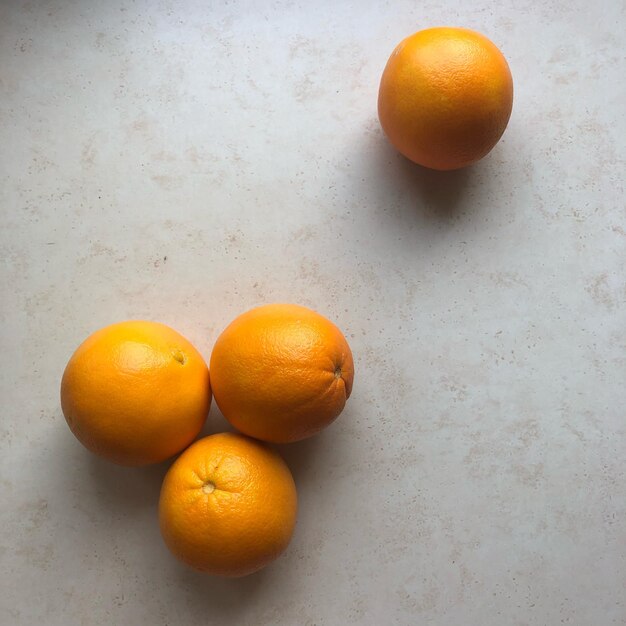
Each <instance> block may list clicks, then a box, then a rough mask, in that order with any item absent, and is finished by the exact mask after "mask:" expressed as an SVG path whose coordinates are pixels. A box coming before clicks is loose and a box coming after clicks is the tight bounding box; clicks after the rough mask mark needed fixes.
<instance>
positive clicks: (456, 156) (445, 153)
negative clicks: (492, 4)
mask: <svg viewBox="0 0 626 626" xmlns="http://www.w3.org/2000/svg"><path fill="white" fill-rule="evenodd" d="M512 106H513V79H512V78H511V72H510V70H509V66H508V64H507V62H506V59H505V58H504V56H503V55H502V53H501V52H500V50H498V48H497V47H496V46H495V45H494V44H493V43H492V42H491V41H489V39H487V38H486V37H484V36H483V35H481V34H479V33H477V32H474V31H472V30H468V29H466V28H429V29H427V30H422V31H419V32H417V33H414V34H413V35H411V36H410V37H407V38H406V39H404V40H403V41H402V42H400V44H399V45H398V46H397V47H396V49H395V50H394V51H393V53H392V54H391V57H389V61H388V62H387V66H386V67H385V70H384V71H383V75H382V79H381V81H380V89H379V92H378V116H379V118H380V123H381V125H382V127H383V130H384V131H385V133H386V134H387V137H388V138H389V140H390V141H391V143H392V144H393V145H394V146H395V147H396V148H397V149H398V150H399V151H400V152H401V153H402V154H403V155H404V156H406V157H407V158H409V159H410V160H411V161H414V162H415V163H419V164H420V165H424V166H426V167H430V168H432V169H436V170H452V169H457V168H460V167H465V166H466V165H470V164H471V163H474V162H475V161H478V160H479V159H481V158H482V157H484V156H485V155H486V154H487V153H488V152H489V151H490V150H491V149H492V148H493V147H494V146H495V145H496V143H497V142H498V140H499V139H500V137H501V136H502V133H503V132H504V129H505V128H506V125H507V123H508V121H509V117H510V116H511V109H512Z"/></svg>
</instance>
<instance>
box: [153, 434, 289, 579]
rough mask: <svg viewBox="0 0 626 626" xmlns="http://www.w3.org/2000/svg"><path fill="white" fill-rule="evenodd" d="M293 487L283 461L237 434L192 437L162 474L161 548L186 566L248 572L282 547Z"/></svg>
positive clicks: (286, 537) (212, 571) (232, 573)
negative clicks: (194, 441)
mask: <svg viewBox="0 0 626 626" xmlns="http://www.w3.org/2000/svg"><path fill="white" fill-rule="evenodd" d="M297 508H298V503H297V495H296V487H295V485H294V482H293V478H292V476H291V472H290V471H289V468H288V467H287V465H286V464H285V462H284V461H283V460H282V458H281V457H280V456H279V455H278V454H277V453H276V452H274V451H273V450H270V449H269V448H268V447H267V446H266V445H265V444H263V443H261V442H259V441H255V440H254V439H249V438H248V437H244V436H243V435H238V434H234V433H221V434H218V435H211V436H210V437H205V438H204V439H200V440H199V441H196V443H194V444H193V445H192V446H191V447H189V448H188V449H187V450H185V452H183V454H181V455H180V457H178V459H176V461H175V462H174V464H173V465H172V467H171V468H170V469H169V471H168V472H167V475H166V476H165V480H164V481H163V487H162V488H161V498H160V500H159V522H160V526H161V533H162V534H163V539H164V540H165V543H166V545H167V546H168V548H169V549H170V550H171V551H172V553H173V554H174V555H175V556H177V557H178V558H179V559H181V560H182V561H184V562H185V563H187V564H188V565H190V566H191V567H193V568H195V569H197V570H200V571H202V572H207V573H210V574H219V575H221V576H245V575H246V574H251V573H252V572H255V571H257V570H259V569H261V568H262V567H265V566H266V565H267V564H268V563H270V562H271V561H273V560H274V559H275V558H276V557H278V555H280V554H281V552H283V550H285V548H286V547H287V545H288V544H289V541H290V539H291V535H292V534H293V529H294V526H295V523H296V512H297Z"/></svg>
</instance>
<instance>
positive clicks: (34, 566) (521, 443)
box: [0, 0, 626, 626]
mask: <svg viewBox="0 0 626 626" xmlns="http://www.w3.org/2000/svg"><path fill="white" fill-rule="evenodd" d="M625 13H626V5H624V3H623V2H621V1H619V0H611V1H607V2H595V3H591V4H590V3H588V2H582V1H580V0H572V1H570V2H557V1H550V0H537V1H536V2H514V1H513V0H503V1H502V2H488V1H486V0H478V1H476V2H454V1H452V0H438V1H437V2H433V1H426V2H415V1H408V0H406V1H405V0H389V1H387V2H382V1H381V2H366V1H364V0H361V1H357V0H345V1H343V0H334V1H332V2H330V1H326V0H320V1H318V2H304V1H297V0H296V1H281V0H276V1H272V2H270V1H265V0H259V1H253V0H248V1H244V0H230V1H219V2H217V1H215V2H208V1H200V0H189V1H178V2H177V1H174V0H111V1H110V2H109V1H106V2H105V1H102V2H97V1H96V0H30V1H23V0H14V1H10V0H4V1H2V2H0V146H1V148H0V210H1V216H2V222H1V223H2V228H1V230H0V250H1V260H2V266H1V270H0V285H1V287H2V294H3V298H2V307H1V309H0V314H1V320H2V325H1V328H2V335H1V341H2V343H1V347H2V354H3V359H2V365H1V376H0V392H1V397H2V413H1V420H0V498H1V500H0V502H1V503H2V506H1V507H0V528H1V529H2V532H1V534H0V566H1V567H0V576H1V586H0V588H1V589H2V591H1V593H0V624H1V625H2V626H5V625H6V626H26V625H31V624H44V625H46V626H56V625H59V626H61V625H62V626H72V625H74V624H76V625H89V626H90V625H100V624H102V625H104V624H116V625H126V624H128V625H133V626H135V625H143V624H146V625H151V626H160V625H163V626H165V625H169V626H172V625H185V626H187V625H190V626H193V625H196V624H198V625H200V624H202V625H207V624H211V625H212V624H215V625H220V626H223V625H227V624H228V625H231V624H232V625H237V626H258V625H264V624H267V625H275V624H280V625H292V624H293V625H306V626H314V625H315V626H334V625H338V626H343V625H346V624H365V625H370V624H371V625H373V626H387V625H395V624H400V625H407V626H414V625H421V624H434V625H437V626H546V625H547V626H554V625H558V624H571V625H574V626H609V625H613V624H621V625H623V624H626V560H625V558H626V557H625V555H626V476H625V469H626V415H625V406H626V385H625V383H626V279H625V268H626V213H625V210H624V209H625V206H624V175H625V171H626V168H625V152H626V150H625V138H626V116H625V114H624V103H625V102H626V92H625V88H624V85H625V81H624V77H625V76H626V63H625V47H624V32H625V31H626V14H625ZM436 25H456V26H467V27H469V28H474V29H476V30H479V31H481V32H483V33H484V34H486V35H487V36H488V37H489V38H490V39H492V40H493V41H494V42H495V43H496V44H497V45H498V46H499V47H500V49H501V50H502V51H503V52H504V54H505V56H506V57H507V59H508V60H509V63H510V66H511V70H512V73H513V78H514V82H515V102H514V107H513V114H512V117H511V121H510V124H509V127H508V129H507V131H506V133H505V134H504V137H503V139H502V141H501V142H500V143H499V144H498V146H497V147H496V148H495V149H494V150H493V152H492V153H491V154H490V155H489V156H488V157H487V158H485V159H484V160H483V161H482V162H480V163H479V164H477V165H475V166H473V167H471V168H469V169H467V170H463V171H459V172H452V173H437V172H433V171H428V170H424V169H421V168H419V167H417V166H413V165H412V164H410V163H409V162H408V161H406V160H405V159H404V158H402V157H401V156H399V155H398V154H397V153H396V152H395V151H394V150H393V149H392V148H391V147H390V146H389V144H388V142H387V141H386V139H385V137H384V135H383V134H382V131H381V129H380V126H379V123H378V119H377V114H376V99H377V90H378V81H379V78H380V74H381V72H382V70H383V67H384V65H385V63H386V60H387V58H388V56H389V54H390V53H391V51H392V50H393V48H394V47H395V45H396V44H397V43H398V42H399V41H400V40H401V39H402V38H403V37H405V36H407V35H409V34H410V33H411V32H413V31H416V30H419V29H421V28H425V27H429V26H436ZM276 301H279V302H280V301H283V302H284V301H287V302H296V303H300V304H303V305H306V306H309V307H311V308H314V309H315V310H317V311H319V312H320V313H322V314H324V315H326V316H327V317H329V318H330V319H332V320H333V321H334V322H335V323H336V324H337V325H338V326H339V327H340V328H341V329H342V330H343V331H344V332H345V334H346V337H347V338H348V340H349V342H350V344H351V346H352V349H353V352H354V357H355V363H356V376H355V384H354V390H353V394H352V397H351V398H350V400H349V402H348V405H347V408H346V410H345V411H344V413H343V414H342V415H341V417H340V418H339V419H338V420H337V421H336V422H335V423H334V424H333V425H332V426H331V427H329V428H328V429H327V430H326V431H324V432H323V434H321V435H319V436H318V437H315V438H313V439H310V440H308V441H305V442H302V443H298V444H293V445H292V446H280V451H281V453H282V454H283V455H284V457H285V459H286V461H287V462H288V464H289V466H290V468H291V469H292V471H293V474H294V477H295V480H296V483H297V487H298V492H299V497H300V509H299V515H298V523H297V528H296V532H295V535H294V538H293V541H292V543H291V545H290V547H289V549H288V551H287V552H286V553H285V554H284V555H283V557H282V558H280V559H279V560H278V561H276V562H275V563H274V564H272V565H271V566H270V567H268V568H267V569H265V570H264V571H262V572H260V573H259V574H256V575H253V576H250V577H248V578H245V579H241V580H222V579H216V578H212V577H208V576H205V575H202V574H197V573H195V572H194V571H192V570H189V569H187V568H186V567H185V566H184V565H182V564H180V563H178V562H177V561H176V560H175V559H174V558H173V557H172V556H171V555H170V554H169V552H168V551H167V549H166V548H165V546H164V544H163V542H162V540H161V537H160V534H159V529H158V523H157V516H156V506H157V499H158V494H159V489H160V484H161V480H162V478H163V475H164V473H165V472H166V470H167V467H168V463H164V464H162V465H159V466H156V467H151V468H146V469H125V468H121V467H116V466H113V465H110V464H108V463H107V462H105V461H101V460H98V459H97V458H95V457H93V456H91V455H90V454H89V453H88V452H87V451H86V450H84V449H83V448H82V446H81V445H80V444H79V443H78V442H77V441H76V440H75V439H74V437H73V436H72V435H71V433H70V431H69V429H68V428H67V426H66V424H65V421H64V419H63V415H62V413H61V410H60V405H59V395H58V394H59V383H60V377H61V374H62V372H63V368H64V367H65V364H66V362H67V359H68V358H69V356H70V355H71V353H72V351H73V350H74V349H75V348H76V346H77V345H78V344H79V343H80V342H81V341H82V340H83V339H84V338H85V337H86V336H87V335H88V334H90V333H91V332H93V331H94V330H95V329H97V328H99V327H101V326H104V325H106V324H109V323H112V322H116V321H120V320H124V319H129V318H146V319H152V320H156V321H161V322H164V323H167V324H169V325H171V326H173V327H174V328H176V329H177V330H178V331H180V332H181V333H183V334H184V335H186V336H187V337H188V338H189V339H190V340H192V341H193V342H194V343H195V345H197V346H198V348H199V349H200V351H201V352H202V353H203V355H204V356H205V358H207V359H208V358H209V355H210V352H211V347H212V344H213V341H214V340H215V338H216V337H217V335H218V334H219V332H220V331H221V329H222V328H223V327H224V326H225V325H226V324H227V323H228V322H229V321H230V320H231V319H232V318H233V317H235V316H236V315H237V314H239V313H241V312H243V311H245V310H247V309H248V308H250V307H252V306H254V305H257V304H262V303H266V302H276ZM225 428H226V424H225V422H224V420H223V418H222V417H221V416H220V414H219V411H218V410H217V407H215V405H213V407H212V409H211V413H210V416H209V419H208V421H207V425H206V427H205V430H204V432H205V433H212V432H217V431H220V430H224V429H225Z"/></svg>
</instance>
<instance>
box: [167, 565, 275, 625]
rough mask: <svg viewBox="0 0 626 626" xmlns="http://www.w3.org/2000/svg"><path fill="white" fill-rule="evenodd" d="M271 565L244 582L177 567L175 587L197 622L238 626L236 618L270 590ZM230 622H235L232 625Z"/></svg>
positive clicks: (241, 579) (242, 579)
mask: <svg viewBox="0 0 626 626" xmlns="http://www.w3.org/2000/svg"><path fill="white" fill-rule="evenodd" d="M277 566H278V563H272V564H270V565H269V566H268V567H266V568H265V569H262V570H260V571H258V572H255V573H254V574H250V575H249V576H244V577H242V578H221V577H219V576H212V575H210V574H203V573H202V572H196V571H195V570H192V569H190V568H188V567H187V566H185V565H184V564H178V563H176V564H174V565H173V568H172V569H174V567H176V568H177V571H176V572H173V574H175V578H174V580H175V584H176V586H177V587H178V588H179V589H181V590H184V592H185V595H187V602H188V604H187V606H188V607H189V610H190V611H191V613H192V614H194V615H195V616H197V617H198V619H201V618H202V619H209V622H207V623H213V620H216V623H218V622H219V623H224V624H237V623H238V622H237V616H238V615H240V614H241V613H242V611H245V610H246V608H247V607H249V606H250V605H251V604H252V603H253V602H254V600H255V597H256V596H258V594H259V593H260V592H261V591H262V590H263V589H264V588H267V587H270V586H271V584H269V582H270V579H271V578H272V575H271V574H272V568H273V567H277ZM231 619H232V620H233V621H231Z"/></svg>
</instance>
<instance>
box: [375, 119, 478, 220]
mask: <svg viewBox="0 0 626 626" xmlns="http://www.w3.org/2000/svg"><path fill="white" fill-rule="evenodd" d="M372 148H373V149H372V161H373V163H372V166H373V167H374V168H376V170H377V171H378V175H377V179H378V180H379V181H380V179H381V177H383V178H384V179H386V180H385V183H386V184H385V188H387V189H388V191H389V195H390V197H394V196H395V197H398V196H400V197H401V198H402V199H403V200H404V203H405V205H406V206H407V208H409V209H413V210H415V211H416V212H417V213H418V214H419V215H420V216H421V217H423V218H425V219H431V220H435V221H440V222H446V221H449V220H451V219H453V218H455V217H457V216H458V215H460V214H462V213H463V211H464V208H465V206H466V203H465V197H466V193H467V191H468V189H470V188H471V187H472V186H473V184H474V183H475V179H476V173H477V167H479V166H478V164H475V165H472V166H470V167H465V168H463V169H460V170H452V171H447V172H441V171H438V170H431V169H428V168H426V167H422V166H421V165H417V164H416V163H413V162H412V161H409V159H407V158H405V157H404V156H402V155H401V154H400V153H398V152H397V150H395V148H394V147H393V146H392V145H391V144H390V143H389V141H388V139H387V138H386V137H385V135H384V134H383V133H382V131H381V132H380V134H379V135H378V136H377V141H376V142H375V143H374V146H372Z"/></svg>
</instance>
